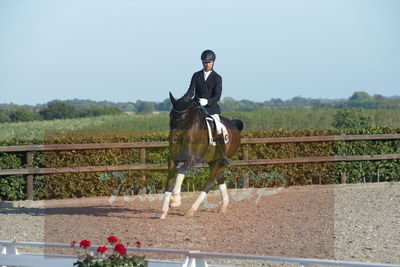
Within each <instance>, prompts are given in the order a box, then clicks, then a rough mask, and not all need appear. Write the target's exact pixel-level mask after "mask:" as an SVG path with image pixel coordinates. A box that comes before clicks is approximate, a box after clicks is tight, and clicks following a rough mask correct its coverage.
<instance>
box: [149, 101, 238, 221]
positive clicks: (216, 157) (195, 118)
mask: <svg viewBox="0 0 400 267" xmlns="http://www.w3.org/2000/svg"><path fill="white" fill-rule="evenodd" d="M170 99H171V102H172V110H171V112H170V134H169V161H168V178H167V184H166V187H165V188H166V191H165V193H164V200H163V205H162V208H161V213H159V214H157V215H156V217H157V218H160V219H165V217H166V216H167V213H168V209H169V207H178V206H180V204H181V196H180V192H181V186H182V182H183V179H184V178H185V174H186V172H187V171H188V170H190V169H192V168H194V167H196V166H199V165H200V166H201V165H202V164H204V163H208V165H209V168H210V171H211V175H210V177H209V179H208V181H207V183H206V185H205V187H204V189H203V191H202V192H201V193H200V195H199V197H198V198H197V200H196V201H195V202H194V203H193V205H192V206H191V208H189V209H188V210H187V211H186V214H185V215H186V216H193V215H194V213H195V212H196V211H197V209H198V208H199V206H200V204H201V203H202V202H203V200H204V199H205V197H206V196H207V193H208V192H209V191H210V189H211V188H212V186H213V185H214V184H215V183H218V184H219V190H220V191H221V197H222V206H221V208H220V212H221V213H223V212H225V211H226V208H227V205H228V203H229V196H228V191H227V189H226V185H225V181H224V176H223V174H224V168H225V167H224V164H223V163H222V162H221V153H222V152H221V151H220V149H218V148H217V147H218V146H215V145H212V144H210V142H209V130H208V128H207V124H206V116H207V114H206V113H207V111H206V110H205V109H204V108H201V106H199V103H198V100H197V99H196V98H195V99H192V100H190V101H185V100H184V99H182V98H181V99H178V100H177V99H175V98H174V97H173V95H172V94H171V93H170ZM221 122H222V123H223V124H224V125H225V127H226V128H227V133H228V140H227V141H226V143H225V144H224V146H225V150H226V156H227V157H228V158H230V157H232V156H233V155H234V153H235V152H236V151H237V150H238V148H239V146H240V132H241V130H242V129H243V122H242V121H240V120H229V119H227V118H224V117H222V116H221ZM174 178H175V180H174Z"/></svg>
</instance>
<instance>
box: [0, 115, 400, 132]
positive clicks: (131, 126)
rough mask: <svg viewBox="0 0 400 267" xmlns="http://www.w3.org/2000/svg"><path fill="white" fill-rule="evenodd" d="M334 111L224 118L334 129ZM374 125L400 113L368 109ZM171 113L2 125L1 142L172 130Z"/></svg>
mask: <svg viewBox="0 0 400 267" xmlns="http://www.w3.org/2000/svg"><path fill="white" fill-rule="evenodd" d="M336 111H337V110H334V109H288V110H263V111H252V112H226V113H223V114H222V115H224V116H226V117H228V118H231V119H241V120H243V122H244V125H245V129H248V130H251V129H253V130H261V129H330V128H332V126H331V125H332V122H333V115H334V114H335V112H336ZM366 112H368V113H369V114H370V115H371V116H372V118H373V124H374V125H375V126H380V127H392V128H397V127H400V111H399V110H366ZM168 127H169V116H168V113H160V114H129V115H128V114H120V115H107V116H100V117H92V118H80V119H65V120H51V121H33V122H19V123H0V140H10V139H13V138H18V139H22V140H28V139H33V138H37V139H41V138H44V136H45V135H46V132H48V131H54V130H168Z"/></svg>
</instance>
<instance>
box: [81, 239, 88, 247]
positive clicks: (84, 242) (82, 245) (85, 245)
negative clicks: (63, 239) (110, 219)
mask: <svg viewBox="0 0 400 267" xmlns="http://www.w3.org/2000/svg"><path fill="white" fill-rule="evenodd" d="M79 246H80V247H83V248H88V247H90V241H89V240H82V241H81V243H80V244H79Z"/></svg>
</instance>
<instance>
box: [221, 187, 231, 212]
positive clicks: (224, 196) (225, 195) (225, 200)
mask: <svg viewBox="0 0 400 267" xmlns="http://www.w3.org/2000/svg"><path fill="white" fill-rule="evenodd" d="M219 190H220V191H221V197H222V205H221V208H220V209H219V212H220V213H225V212H226V209H227V207H228V204H229V195H228V190H227V189H226V184H225V183H223V184H220V185H219Z"/></svg>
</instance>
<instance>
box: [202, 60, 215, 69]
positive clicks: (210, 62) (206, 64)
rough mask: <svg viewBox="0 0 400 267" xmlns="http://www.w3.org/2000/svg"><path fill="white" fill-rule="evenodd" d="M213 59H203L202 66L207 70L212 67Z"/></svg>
mask: <svg viewBox="0 0 400 267" xmlns="http://www.w3.org/2000/svg"><path fill="white" fill-rule="evenodd" d="M213 66H214V61H203V67H204V70H205V71H209V70H211V69H212V68H213Z"/></svg>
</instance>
